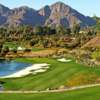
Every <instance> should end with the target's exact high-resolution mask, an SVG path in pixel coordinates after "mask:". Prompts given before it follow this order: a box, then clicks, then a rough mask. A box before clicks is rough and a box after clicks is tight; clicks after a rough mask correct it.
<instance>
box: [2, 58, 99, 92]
mask: <svg viewBox="0 0 100 100" xmlns="http://www.w3.org/2000/svg"><path fill="white" fill-rule="evenodd" d="M16 61H17V62H27V63H33V64H36V63H48V64H50V68H49V69H48V70H47V71H46V72H44V73H39V74H36V75H28V76H26V77H23V78H16V79H2V81H4V82H5V84H4V88H5V90H46V89H48V88H50V89H55V88H59V87H61V86H62V85H63V86H69V87H70V86H78V85H84V84H93V83H95V82H96V80H97V79H98V78H99V76H100V69H99V68H96V67H95V68H90V67H87V66H84V65H81V64H77V63H75V61H74V60H72V61H71V62H66V63H62V62H59V61H57V59H53V58H18V59H16ZM87 76H88V77H87Z"/></svg>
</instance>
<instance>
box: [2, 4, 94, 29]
mask: <svg viewBox="0 0 100 100" xmlns="http://www.w3.org/2000/svg"><path fill="white" fill-rule="evenodd" d="M23 24H25V25H32V26H36V25H49V26H58V25H63V26H65V27H72V26H73V25H74V24H80V25H81V26H82V27H85V26H91V25H94V24H95V20H94V19H92V18H90V17H87V16H84V15H83V14H81V13H79V12H78V11H76V10H74V9H73V8H71V7H70V6H68V5H66V4H64V3H62V2H56V3H55V4H53V5H51V6H45V7H43V8H41V9H40V10H38V11H36V10H34V9H32V8H29V7H26V6H23V7H19V8H15V9H9V8H7V7H5V6H3V5H0V25H1V26H18V25H23Z"/></svg>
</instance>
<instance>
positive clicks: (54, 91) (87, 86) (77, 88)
mask: <svg viewBox="0 0 100 100" xmlns="http://www.w3.org/2000/svg"><path fill="white" fill-rule="evenodd" d="M96 86H100V84H91V85H82V86H76V87H71V88H65V89H57V90H44V91H0V93H1V94H2V93H5V94H6V93H7V94H8V93H9V94H10V93H11V94H12V93H20V94H23V93H26V94H31V93H34V94H36V93H57V92H65V91H72V90H79V89H84V88H89V87H96Z"/></svg>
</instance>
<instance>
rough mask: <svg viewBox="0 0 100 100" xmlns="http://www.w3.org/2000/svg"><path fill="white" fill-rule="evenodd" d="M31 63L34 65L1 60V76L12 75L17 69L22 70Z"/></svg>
mask: <svg viewBox="0 0 100 100" xmlns="http://www.w3.org/2000/svg"><path fill="white" fill-rule="evenodd" d="M30 65H32V64H29V63H21V62H15V61H7V60H0V77H2V76H7V75H11V74H13V73H15V72H17V71H20V70H22V69H24V68H26V67H28V66H30Z"/></svg>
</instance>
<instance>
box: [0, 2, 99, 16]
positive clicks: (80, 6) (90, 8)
mask: <svg viewBox="0 0 100 100" xmlns="http://www.w3.org/2000/svg"><path fill="white" fill-rule="evenodd" d="M57 1H62V2H64V3H66V4H68V5H70V6H71V7H72V8H74V9H76V10H78V11H79V12H81V13H83V14H84V15H88V16H93V15H97V16H100V11H99V10H100V0H0V4H3V5H5V6H7V7H9V8H15V7H19V6H23V5H27V6H29V7H32V8H34V9H40V8H41V7H43V6H45V5H51V4H53V3H55V2H57Z"/></svg>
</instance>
